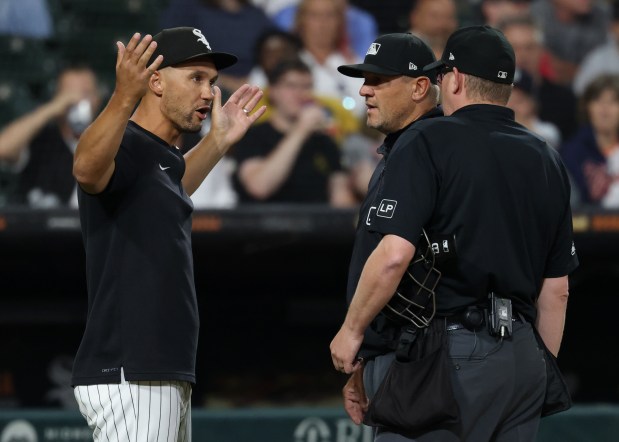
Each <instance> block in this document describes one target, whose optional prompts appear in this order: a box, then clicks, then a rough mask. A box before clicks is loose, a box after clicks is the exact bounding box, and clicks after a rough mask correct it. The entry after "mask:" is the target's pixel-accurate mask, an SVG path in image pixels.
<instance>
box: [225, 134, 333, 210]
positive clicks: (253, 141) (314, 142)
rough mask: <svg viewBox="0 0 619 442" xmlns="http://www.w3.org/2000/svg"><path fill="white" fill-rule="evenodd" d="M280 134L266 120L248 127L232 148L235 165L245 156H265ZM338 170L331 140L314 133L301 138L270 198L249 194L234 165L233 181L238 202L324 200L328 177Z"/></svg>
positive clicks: (277, 140)
mask: <svg viewBox="0 0 619 442" xmlns="http://www.w3.org/2000/svg"><path fill="white" fill-rule="evenodd" d="M284 136H285V134H283V133H282V132H279V131H278V130H277V129H275V128H274V127H273V125H272V124H271V123H268V122H267V123H263V124H259V125H257V126H254V127H250V128H249V130H248V131H247V135H245V136H244V137H243V139H242V140H241V141H239V142H238V143H237V144H236V146H235V147H234V152H233V154H232V156H233V157H234V159H235V160H236V161H237V164H239V165H240V164H241V163H242V162H243V161H245V160H247V159H249V158H255V157H266V156H268V155H269V154H270V153H271V152H272V151H273V150H274V149H275V148H276V147H277V145H278V144H279V143H280V141H281V140H282V139H283V138H284ZM341 170H342V166H341V164H340V152H339V150H338V147H337V144H335V141H333V139H332V138H330V137H329V136H327V135H325V134H321V133H318V132H315V133H312V134H311V135H310V136H309V137H308V138H307V140H305V142H304V143H303V147H302V148H301V151H300V152H299V155H298V156H297V158H296V161H295V162H294V165H293V166H292V170H291V171H290V174H289V175H288V177H287V178H286V180H285V181H284V182H283V183H282V185H281V187H280V188H279V189H278V190H277V191H276V192H274V193H273V195H271V196H270V197H268V198H266V199H264V200H257V199H255V198H254V197H252V196H251V195H250V194H249V193H248V192H247V191H246V190H245V187H244V186H243V184H241V182H240V180H239V176H238V168H237V173H235V175H234V177H233V183H234V188H235V190H236V192H237V193H238V195H239V200H240V202H241V203H255V202H262V203H328V202H329V177H330V175H331V174H332V173H334V172H337V171H341Z"/></svg>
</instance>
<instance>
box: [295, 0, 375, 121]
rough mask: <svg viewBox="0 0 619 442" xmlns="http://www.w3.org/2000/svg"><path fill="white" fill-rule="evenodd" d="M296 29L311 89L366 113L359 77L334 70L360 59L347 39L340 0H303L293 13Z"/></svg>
mask: <svg viewBox="0 0 619 442" xmlns="http://www.w3.org/2000/svg"><path fill="white" fill-rule="evenodd" d="M295 32H296V33H297V35H298V36H299V37H300V38H301V41H302V42H303V50H302V51H301V59H302V60H303V61H304V62H305V63H306V64H307V65H308V66H309V67H310V69H311V71H312V76H313V79H314V93H315V94H316V95H321V96H325V97H332V98H336V99H338V100H340V101H341V103H342V105H343V106H344V108H345V109H348V110H351V111H352V112H354V113H355V115H357V116H359V117H360V116H362V115H364V114H365V102H364V100H363V98H362V97H361V96H359V94H358V91H359V88H360V87H361V81H360V79H358V78H348V77H344V76H342V75H340V74H339V73H338V72H337V67H338V66H340V65H342V64H349V63H356V62H357V61H359V60H360V58H359V57H357V56H356V55H355V53H354V51H353V50H352V48H351V47H350V45H349V44H348V42H347V39H346V20H345V10H344V7H343V4H342V3H341V2H339V1H333V0H302V1H301V3H300V4H299V8H298V10H297V15H296V17H295Z"/></svg>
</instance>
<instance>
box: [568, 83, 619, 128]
mask: <svg viewBox="0 0 619 442" xmlns="http://www.w3.org/2000/svg"><path fill="white" fill-rule="evenodd" d="M606 91H612V92H614V93H615V99H616V100H617V101H619V75H617V74H603V75H600V76H598V77H596V78H595V79H594V80H592V81H591V82H590V83H589V84H588V85H587V87H586V88H585V91H584V92H583V94H582V96H581V97H580V101H579V103H578V104H579V113H580V117H581V119H582V121H589V112H588V110H587V108H588V107H589V105H590V104H591V102H592V101H595V100H597V99H598V98H600V95H602V94H603V93H604V92H606Z"/></svg>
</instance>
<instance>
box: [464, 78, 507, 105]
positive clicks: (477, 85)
mask: <svg viewBox="0 0 619 442" xmlns="http://www.w3.org/2000/svg"><path fill="white" fill-rule="evenodd" d="M464 85H465V87H466V94H467V96H468V97H469V98H470V99H479V100H482V101H489V102H491V103H497V104H501V105H506V104H507V102H508V101H509V96H510V95H511V93H512V87H513V85H511V84H504V83H496V82H494V81H490V80H486V79H484V78H479V77H475V76H474V75H469V74H464Z"/></svg>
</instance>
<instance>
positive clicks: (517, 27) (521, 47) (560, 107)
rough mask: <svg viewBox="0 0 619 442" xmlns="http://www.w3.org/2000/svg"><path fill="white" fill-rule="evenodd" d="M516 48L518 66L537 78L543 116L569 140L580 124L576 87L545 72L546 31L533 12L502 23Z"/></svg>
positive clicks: (535, 91)
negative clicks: (555, 79) (544, 41)
mask: <svg viewBox="0 0 619 442" xmlns="http://www.w3.org/2000/svg"><path fill="white" fill-rule="evenodd" d="M499 29H501V31H503V33H504V34H505V37H506V38H507V40H508V41H509V42H510V44H511V45H512V47H513V48H514V52H515V54H516V67H517V68H518V69H521V70H523V71H524V72H526V73H527V74H529V75H530V76H531V77H532V79H533V96H534V97H535V98H536V101H537V103H538V104H539V112H538V113H539V118H540V119H541V120H542V121H548V122H550V123H553V124H554V125H555V126H557V128H558V129H559V131H560V132H561V139H562V140H566V139H567V138H569V137H570V136H571V135H572V134H573V133H574V130H575V128H576V127H577V125H578V122H577V118H576V107H577V101H576V97H575V96H574V93H573V92H572V90H571V89H570V88H568V87H565V86H561V85H558V84H556V83H555V82H553V81H552V80H550V79H549V78H547V77H546V76H545V75H543V74H542V70H541V66H540V65H541V59H542V55H543V53H544V46H543V39H544V37H543V34H542V32H541V30H540V29H539V28H538V26H537V24H536V23H535V21H534V19H533V17H531V16H530V15H526V16H517V17H509V18H507V19H505V20H504V21H503V22H501V24H500V25H499Z"/></svg>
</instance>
